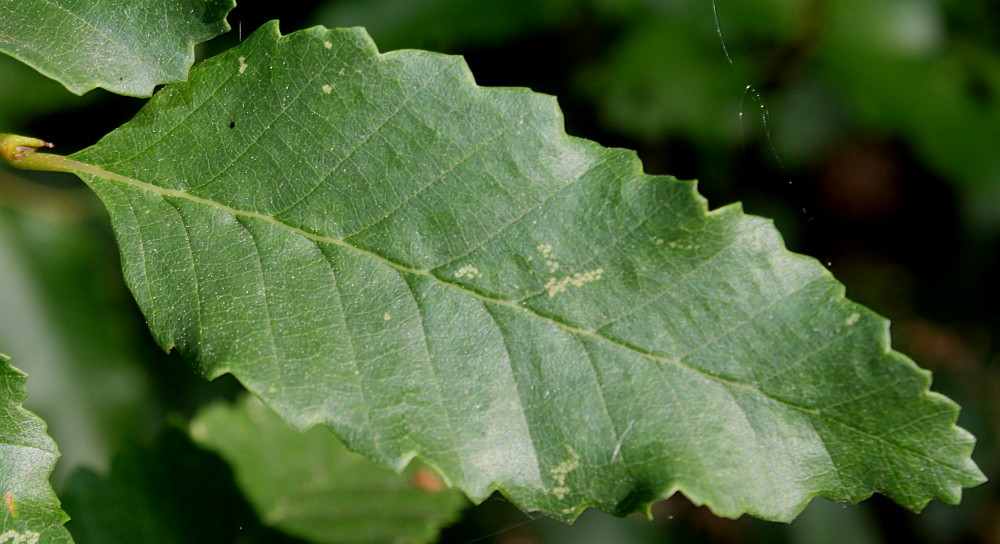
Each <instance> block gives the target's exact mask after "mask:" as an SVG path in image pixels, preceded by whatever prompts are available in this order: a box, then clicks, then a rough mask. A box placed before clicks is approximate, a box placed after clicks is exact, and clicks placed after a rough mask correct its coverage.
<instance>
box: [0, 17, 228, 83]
mask: <svg viewBox="0 0 1000 544" xmlns="http://www.w3.org/2000/svg"><path fill="white" fill-rule="evenodd" d="M4 4H5V7H4V8H3V11H2V13H3V15H2V16H0V51H3V52H4V53H6V54H8V55H10V56H12V57H14V58H16V59H18V60H20V61H21V62H24V63H25V64H28V65H30V66H32V67H33V68H35V69H36V70H38V71H39V72H41V73H43V74H45V75H46V76H48V77H51V78H52V79H55V80H56V81H58V82H60V83H62V84H63V85H65V86H66V88H67V89H69V90H70V91H72V92H74V93H76V94H83V93H85V92H87V91H89V90H91V89H93V88H95V87H103V88H105V89H107V90H109V91H111V92H113V93H118V94H124V95H128V96H150V95H152V94H153V87H154V86H156V85H160V84H163V83H173V82H176V81H183V80H184V79H185V78H186V77H187V73H188V70H189V69H190V68H191V64H192V63H194V45H195V44H197V43H201V42H203V41H206V40H208V39H210V38H213V37H215V36H218V35H219V34H222V33H223V32H226V31H228V30H229V24H228V23H226V14H227V13H229V11H230V10H231V9H233V7H234V6H235V5H236V2H235V0H148V1H145V2H134V1H132V0H99V1H91V2H78V1H71V0H16V1H15V0H8V1H6V2H4Z"/></svg>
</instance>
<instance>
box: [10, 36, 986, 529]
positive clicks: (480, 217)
mask: <svg viewBox="0 0 1000 544" xmlns="http://www.w3.org/2000/svg"><path fill="white" fill-rule="evenodd" d="M39 156H41V157H43V158H37V159H32V160H31V161H29V160H28V159H30V158H31V157H39ZM44 157H45V156H44V155H41V154H35V155H32V156H30V157H29V158H27V159H25V161H26V162H32V163H33V162H34V161H37V162H38V163H39V164H41V163H44V162H46V161H49V160H51V162H52V163H53V165H52V167H54V168H60V169H64V170H71V171H76V172H78V173H79V174H80V175H81V177H82V178H83V179H85V180H86V181H87V182H88V183H89V184H90V185H91V187H92V188H93V189H94V190H95V191H96V192H97V193H98V194H99V195H100V197H101V199H102V200H103V201H104V202H105V204H106V206H107V208H108V210H109V212H110V214H111V218H112V222H113V225H114V229H115V231H116V235H117V237H118V240H119V244H120V246H121V250H122V255H123V263H124V265H123V266H124V271H125V277H126V280H127V281H128V283H129V285H130V286H131V289H132V291H133V293H134V294H135V296H136V299H137V300H138V302H139V305H140V307H141V308H142V310H143V312H144V313H145V315H146V317H147V320H148V323H149V326H150V329H151V330H152V331H153V334H154V336H155V337H156V339H157V341H158V342H159V343H160V344H161V345H162V346H164V347H165V348H167V349H177V350H178V351H179V352H180V353H181V354H182V355H184V356H185V357H187V358H188V359H189V360H191V361H193V362H195V364H196V365H197V366H198V368H199V369H200V370H201V371H202V372H203V373H204V374H205V375H206V376H209V377H216V376H219V375H222V374H224V373H227V372H230V373H232V374H234V375H235V376H236V377H237V378H239V380H240V381H242V382H243V383H244V384H245V385H246V386H247V387H248V388H249V389H250V390H251V391H253V392H254V393H256V394H257V395H259V396H260V397H261V398H262V399H263V400H264V401H265V402H266V403H267V404H268V405H270V406H271V407H272V408H274V409H275V410H276V411H277V412H278V413H279V414H281V415H282V416H283V417H284V418H285V419H286V420H288V421H290V422H291V423H292V424H293V425H295V426H296V427H299V428H305V427H308V426H310V425H313V424H315V423H319V422H322V423H325V424H327V425H329V426H330V427H331V428H333V429H334V431H335V432H336V433H337V435H338V436H339V437H341V438H342V439H343V441H344V442H345V443H346V444H347V446H348V447H349V448H351V449H352V450H355V451H359V452H361V453H364V454H366V455H368V456H370V457H372V458H373V459H375V460H376V461H377V462H379V463H382V464H386V465H389V466H392V467H395V468H396V469H401V468H402V467H404V466H405V465H406V464H407V463H408V462H409V460H410V459H411V458H412V457H414V456H419V457H420V458H422V459H424V460H425V461H426V462H427V463H429V464H431V465H432V466H434V467H435V468H437V469H439V470H440V471H441V473H442V474H443V475H444V477H445V478H446V480H447V481H448V482H449V483H451V484H453V485H454V486H457V487H459V488H460V489H462V490H464V491H465V492H466V493H467V494H468V495H469V496H470V497H471V498H472V499H473V500H476V501H479V500H482V499H484V498H485V497H487V496H488V495H489V494H490V493H491V492H492V491H493V490H494V489H500V490H501V491H502V492H503V493H504V494H505V495H506V496H507V497H508V498H510V499H511V500H512V501H513V502H514V503H515V504H517V505H518V506H519V507H521V508H522V509H526V510H541V511H543V512H545V513H547V514H549V515H552V516H554V517H557V518H560V519H565V520H569V519H573V518H574V517H576V516H577V515H578V514H579V513H580V512H581V511H582V510H583V508H585V507H587V506H595V507H598V508H601V509H603V510H606V511H609V512H612V513H617V514H625V513H628V512H632V511H634V510H637V509H638V510H641V509H644V508H645V507H646V506H647V505H648V504H649V502H650V501H652V500H655V499H658V498H661V497H666V496H669V495H671V494H672V493H674V492H675V491H682V492H683V493H684V494H685V495H686V496H688V497H689V498H690V499H691V500H693V501H694V502H696V503H699V504H707V505H708V506H710V507H711V508H712V510H713V511H714V512H716V513H717V514H719V515H722V516H732V517H735V516H739V515H740V514H742V513H744V512H748V513H751V514H753V515H756V516H760V517H764V518H768V519H776V520H789V519H791V518H792V517H794V516H795V514H796V513H797V512H798V511H799V510H800V509H801V508H803V507H804V505H805V504H806V502H807V501H808V500H809V499H810V498H811V497H813V496H817V495H820V496H824V497H827V498H830V499H832V500H838V501H859V500H862V499H864V498H866V497H868V496H869V495H870V494H871V493H873V492H881V493H884V494H886V495H888V496H889V497H891V498H893V499H894V500H896V501H897V502H899V503H900V504H902V505H904V506H906V507H908V508H911V509H915V510H917V509H920V508H922V507H923V506H924V505H925V504H926V503H927V502H928V501H929V500H930V499H931V498H939V499H941V500H944V501H946V502H950V503H954V502H957V501H959V499H960V494H961V488H962V487H963V486H971V485H976V484H977V483H980V482H982V481H983V476H982V474H981V473H980V472H979V470H978V469H977V468H976V466H975V465H974V464H973V462H972V461H971V459H970V457H969V455H970V452H971V450H972V447H973V438H972V437H971V436H970V435H969V434H968V433H966V432H965V431H963V430H961V429H959V428H957V427H956V426H955V425H954V422H955V419H956V417H957V406H956V405H955V404H954V403H952V402H951V401H949V400H948V399H946V398H944V397H942V396H940V395H937V394H935V393H930V392H928V387H929V383H930V375H929V373H927V372H926V371H922V370H920V369H919V368H918V367H917V366H916V365H915V364H914V363H913V362H912V361H911V360H909V359H907V358H906V357H905V356H903V355H900V354H899V353H895V352H893V351H891V350H890V348H889V345H888V334H887V327H888V325H887V322H886V321H885V320H884V319H881V318H879V317H877V316H875V315H874V314H873V313H872V312H870V311H869V310H867V309H865V308H862V307H860V306H857V305H855V304H853V303H851V302H849V301H847V300H845V299H844V298H843V286H842V285H840V284H839V283H837V282H836V281H835V280H834V279H833V278H832V276H831V275H830V274H829V272H827V271H826V269H824V268H823V267H822V266H821V265H820V264H819V263H817V262H816V261H814V260H813V259H810V258H806V257H803V256H798V255H793V254H791V253H789V252H788V251H787V250H786V249H785V248H784V247H783V245H782V243H781V240H780V237H779V235H778V233H777V232H776V231H775V229H774V228H773V226H772V224H771V223H770V222H769V221H766V220H764V219H760V218H757V217H752V216H746V215H744V214H743V213H742V212H741V211H740V209H739V207H738V206H727V207H724V208H721V209H718V210H714V211H711V212H708V211H707V210H706V204H705V201H704V199H702V198H701V197H700V196H699V195H698V194H697V192H696V191H695V187H694V184H693V183H691V182H682V181H677V180H676V179H674V178H671V177H663V176H648V175H644V174H643V173H642V172H641V166H640V164H639V162H638V160H637V159H636V157H635V155H634V154H633V153H632V152H628V151H624V150H615V149H605V148H602V147H600V146H598V145H596V144H594V143H593V142H589V141H585V140H581V139H577V138H571V137H568V136H567V135H566V134H565V133H564V131H563V124H562V117H561V113H560V112H559V110H558V108H557V107H556V104H555V101H554V100H553V99H552V98H551V97H547V96H542V95H538V94H534V93H532V92H530V91H527V90H524V89H486V88H479V87H477V86H476V85H475V84H474V81H473V79H472V76H471V75H470V73H469V71H468V68H467V67H466V65H465V64H464V63H463V62H462V61H461V59H459V58H456V57H447V56H442V55H436V54H431V53H426V52H420V51H398V52H393V53H389V54H384V55H380V54H378V53H377V51H376V49H375V46H374V45H373V44H372V43H371V41H370V39H369V38H368V37H367V35H366V34H365V33H364V31H363V30H358V29H354V30H333V31H329V30H326V29H322V28H313V29H310V30H306V31H302V32H296V33H293V34H290V35H288V36H285V37H281V36H280V34H279V33H278V29H277V25H276V24H269V25H266V26H265V27H262V29H260V30H258V31H257V32H256V33H255V34H254V35H253V36H252V37H251V38H250V39H248V40H246V41H245V42H244V43H242V44H241V45H240V46H239V47H237V48H235V49H233V50H231V51H229V52H227V53H225V54H222V55H219V56H218V57H215V58H213V59H211V60H208V61H206V62H204V63H202V64H201V65H200V66H199V67H198V68H196V69H195V70H193V71H192V74H191V81H190V82H189V83H186V84H181V85H177V86H173V87H170V88H167V89H165V90H164V91H162V92H160V93H158V94H157V96H156V97H154V98H153V99H152V100H151V101H150V103H149V104H148V105H147V106H146V107H145V108H144V109H143V111H142V112H140V114H139V115H137V116H136V118H135V119H134V120H133V121H131V122H130V123H128V124H126V125H124V126H122V127H121V128H119V129H118V130H116V131H114V132H112V133H111V134H109V135H108V136H106V137H105V138H104V139H102V140H101V141H100V142H99V143H98V144H97V145H95V146H93V147H91V148H89V149H86V150H84V151H82V152H80V153H79V154H77V155H74V157H73V158H72V159H64V158H57V159H45V158H44ZM48 157H52V156H51V155H49V156H48ZM36 166H37V165H36Z"/></svg>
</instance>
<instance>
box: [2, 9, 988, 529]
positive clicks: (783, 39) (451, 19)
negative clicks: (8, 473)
mask: <svg viewBox="0 0 1000 544" xmlns="http://www.w3.org/2000/svg"><path fill="white" fill-rule="evenodd" d="M261 4H263V3H261ZM272 18H278V19H281V20H282V27H283V30H284V31H285V32H288V31H291V30H294V29H297V28H302V27H305V26H307V25H309V24H325V25H327V26H354V25H360V26H365V27H367V28H368V29H369V31H370V33H371V34H372V36H373V37H374V38H375V41H376V43H378V44H379V46H380V48H382V49H383V50H391V49H398V48H422V49H432V50H437V51H442V52H447V53H455V54H463V55H465V56H466V57H467V59H468V61H469V64H470V65H471V67H472V69H473V73H474V74H475V75H476V77H477V80H478V81H480V83H481V84H484V85H485V84H488V85H502V86H528V87H532V88H534V89H535V90H539V91H543V92H548V93H552V94H555V95H557V96H559V99H560V103H561V104H562V106H563V108H564V110H565V111H566V122H567V126H568V130H569V131H570V133H571V134H575V135H579V136H583V137H587V138H590V139H594V140H596V141H598V142H600V143H603V144H605V145H617V146H623V147H630V148H634V149H638V150H639V152H640V155H641V156H642V158H643V161H644V163H645V165H646V168H647V170H648V171H650V172H651V173H672V174H675V175H678V176H680V177H698V178H700V179H701V190H702V191H703V192H704V193H705V194H706V195H707V196H708V197H709V199H710V201H711V203H712V204H713V206H718V205H722V204H725V203H727V202H730V201H733V200H743V201H744V202H745V204H746V207H747V209H748V210H749V211H751V212H754V213H758V214H762V215H767V216H770V217H774V218H775V219H776V220H777V222H778V225H779V227H780V228H781V230H782V232H783V234H784V235H785V237H786V238H787V239H788V241H789V244H790V246H791V247H792V248H793V249H796V250H798V251H803V252H806V253H809V254H812V255H814V256H816V257H818V258H820V259H821V260H823V261H824V262H826V263H828V264H829V265H830V266H831V267H832V271H833V272H834V274H835V275H836V276H837V277H838V279H840V280H841V281H843V282H844V283H845V284H846V285H847V287H848V294H849V296H851V298H853V299H855V300H857V301H858V302H861V303H863V304H866V305H868V306H870V307H872V308H874V309H875V310H877V311H879V312H880V313H882V314H884V315H886V316H888V317H890V318H891V319H892V320H893V322H894V325H893V328H894V331H893V332H894V338H895V345H896V347H897V348H898V349H900V350H901V351H903V352H905V353H907V354H908V355H910V356H911V357H913V358H914V359H915V360H916V361H918V362H919V363H920V364H921V365H922V366H924V367H925V368H929V369H931V370H933V371H934V373H935V389H937V390H939V391H941V392H943V393H945V394H947V395H949V396H951V397H952V398H953V399H954V400H955V401H956V402H958V403H959V404H961V405H962V406H963V415H962V418H961V420H960V424H961V425H962V426H963V427H965V428H967V429H969V430H970V431H971V432H973V434H975V435H976V436H977V437H978V438H979V445H978V447H977V450H976V453H975V455H974V457H975V458H976V460H977V462H978V463H979V465H980V467H981V468H982V469H983V470H984V472H986V474H987V475H988V476H990V477H991V478H994V479H995V478H996V477H997V475H998V470H1000V466H998V460H1000V444H998V442H997V435H998V433H997V430H998V422H1000V400H998V399H1000V374H998V370H1000V312H997V310H996V308H997V307H998V306H1000V287H998V286H997V282H996V281H995V278H996V277H998V275H1000V4H998V3H997V2H995V1H993V0H965V1H958V0H838V1H832V0H716V3H715V4H714V5H713V3H712V2H711V0H476V1H470V0H407V1H401V0H342V1H327V2H311V3H310V2H305V3H301V4H298V3H297V4H295V5H294V6H291V5H290V6H288V7H284V8H281V7H273V6H263V5H260V6H257V5H253V6H251V5H249V4H248V5H247V6H240V7H238V8H237V10H236V11H235V12H234V13H233V14H231V16H230V23H231V25H232V26H233V28H234V29H235V32H233V33H230V34H229V35H226V36H223V37H221V38H219V39H217V40H216V41H215V42H213V43H209V44H207V46H206V47H205V48H204V52H205V53H206V54H211V53H212V52H218V51H221V50H222V49H224V48H226V47H228V46H229V45H232V44H233V43H235V41H237V40H239V39H240V36H241V35H242V36H245V35H247V34H249V32H250V31H252V30H253V29H254V28H256V27H257V26H259V25H260V24H261V23H262V22H263V21H265V20H268V19H272ZM0 98H2V100H0V122H2V123H3V127H2V129H3V130H4V131H11V132H20V133H25V134H30V135H33V136H38V137H42V138H46V139H49V140H53V141H55V142H56V143H57V144H59V145H60V151H72V150H73V148H74V147H82V146H84V145H88V144H90V143H92V142H94V141H96V140H97V139H98V138H99V137H100V136H101V135H102V134H104V133H105V132H107V131H109V130H111V129H112V128H114V127H115V126H117V124H119V123H120V122H122V121H124V120H125V119H127V118H128V117H129V116H130V115H131V114H132V113H134V111H136V109H137V108H138V107H139V106H140V105H141V102H139V101H135V100H130V99H124V98H121V97H114V96H111V95H109V94H107V93H104V92H103V91H94V92H92V93H90V94H88V95H87V96H85V97H83V98H76V97H73V96H72V95H71V94H69V93H68V92H67V91H65V90H63V89H62V88H61V87H59V86H58V85H57V84H55V83H53V82H51V81H48V80H46V79H45V78H43V77H41V76H38V75H37V74H35V73H33V72H31V71H30V70H29V69H27V68H25V67H23V66H21V65H19V64H17V63H16V62H13V61H10V60H8V59H0ZM19 176H21V174H15V173H13V172H11V171H9V170H6V171H4V172H0V308H3V309H4V311H3V312H0V348H2V350H3V351H4V352H6V353H8V354H9V355H11V356H13V357H14V358H15V360H16V361H17V364H18V366H19V367H21V368H23V369H24V370H25V371H27V372H28V373H29V374H30V376H31V380H30V381H29V383H28V387H29V391H30V392H31V396H30V397H29V400H28V402H27V403H26V406H27V407H28V408H30V409H32V410H33V411H35V412H36V413H38V414H39V415H41V416H42V417H44V418H46V420H47V421H48V422H49V424H50V427H51V434H52V435H53V436H54V438H55V439H56V440H57V442H58V443H59V444H60V447H61V449H62V451H63V452H64V458H63V460H62V462H61V463H60V466H59V468H58V471H59V473H58V475H57V478H56V484H57V491H60V492H61V491H63V490H64V489H65V485H64V483H65V480H66V477H65V476H66V475H67V474H69V473H71V472H73V471H74V470H76V469H77V468H78V467H79V466H80V465H87V466H91V467H94V468H96V469H98V470H99V471H103V470H105V469H106V468H107V467H108V466H109V463H110V459H111V456H112V455H113V453H114V452H115V451H118V450H120V449H121V448H123V447H126V448H134V446H131V445H129V444H132V443H135V442H140V443H143V442H148V441H149V440H151V439H152V437H154V436H156V435H157V434H158V431H159V429H160V427H161V426H162V425H163V422H164V421H165V420H166V419H167V418H168V415H170V414H172V416H171V417H181V418H186V417H190V416H191V414H193V413H194V411H195V409H196V408H197V407H198V406H201V405H203V404H204V403H205V402H206V401H207V400H208V399H211V398H217V397H231V396H232V394H233V393H234V392H235V391H236V390H238V387H237V386H236V385H235V384H233V383H232V382H231V381H226V380H223V381H221V382H216V383H210V384H207V383H202V382H201V381H199V380H198V379H196V378H194V377H193V375H192V374H191V373H190V372H188V371H187V369H186V368H184V364H183V363H182V362H181V361H180V360H179V359H177V358H174V357H168V356H165V355H163V354H161V353H159V352H158V350H157V349H156V348H155V347H153V346H152V344H151V341H150V340H149V338H148V333H146V332H145V329H144V327H143V325H142V319H141V317H140V315H139V314H138V312H137V311H136V310H135V308H134V305H133V303H132V302H131V298H130V296H129V295H128V293H127V292H126V291H125V289H124V286H123V285H122V281H121V278H120V272H119V271H118V268H117V267H118V264H117V257H116V254H115V249H114V245H113V240H112V239H111V235H110V234H109V230H108V226H107V219H106V218H105V217H104V216H103V212H102V211H101V210H99V206H98V205H97V204H96V203H95V201H94V200H93V198H92V197H91V195H89V194H87V193H86V192H85V191H82V190H80V188H79V186H78V185H77V182H76V181H75V180H74V179H70V177H69V176H41V175H39V176H32V177H33V178H34V181H32V182H28V181H25V180H24V179H22V178H21V177H19ZM84 390H91V391H101V392H102V395H101V396H100V397H99V398H89V397H87V396H85V395H82V393H81V392H82V391H84ZM56 408H58V409H56ZM67 408H69V409H67ZM158 447H159V446H158ZM181 449H183V448H181ZM128 451H133V450H131V449H130V450H128ZM178 451H179V450H178ZM129 455H131V454H129ZM67 511H68V513H69V514H70V515H71V516H73V515H74V510H73V504H72V503H69V504H67ZM653 514H654V518H655V519H654V521H652V522H649V521H645V520H638V519H633V518H629V519H625V520H619V519H615V518H611V517H609V516H606V515H603V514H599V513H596V512H588V513H587V514H586V515H585V516H584V517H583V518H581V520H580V521H579V522H578V523H577V524H576V525H575V526H573V527H566V526H563V525H560V524H557V523H555V522H551V521H549V520H544V519H542V520H534V519H532V518H531V517H529V516H527V515H525V514H523V513H520V512H518V511H516V510H515V509H513V508H512V507H510V506H509V505H508V504H506V503H505V502H504V501H503V500H502V498H495V499H491V500H490V501H487V503H485V504H484V505H481V506H479V507H475V508H472V509H470V510H468V511H467V512H466V515H465V516H464V518H463V519H462V520H461V521H460V522H459V523H457V524H456V525H454V526H452V527H451V528H449V529H447V530H446V531H445V533H444V535H443V537H442V541H443V542H456V543H464V542H469V541H476V542H498V543H499V542H539V543H541V542H551V543H561V542H574V543H576V542H580V543H583V542H622V543H627V542H635V543H646V542H649V543H652V542H723V543H738V542H775V543H807V542H808V543H815V542H826V541H829V542H865V543H881V542H887V543H888V542H916V543H922V542H923V543H950V542H969V543H976V542H981V543H990V542H998V541H1000V493H998V492H997V491H996V489H995V486H994V485H991V484H987V485H985V486H981V487H979V488H976V489H972V490H968V491H967V492H966V494H965V499H964V502H963V504H962V505H961V506H960V507H948V506H944V505H941V504H932V505H931V506H930V507H929V508H928V509H927V510H926V511H925V512H924V513H923V514H921V515H919V516H917V515H912V514H909V513H906V512H904V511H902V510H901V509H899V508H898V507H896V506H894V505H893V504H891V503H889V502H888V501H885V500H880V499H878V498H876V499H873V500H871V501H867V502H866V503H864V504H862V505H860V506H842V505H833V504H830V503H825V502H821V501H816V502H814V503H813V504H812V505H810V507H809V508H808V509H807V510H806V511H805V512H803V514H802V515H801V516H800V518H799V519H798V520H796V521H795V522H794V523H792V524H791V525H788V526H785V525H776V524H771V523H766V522H761V521H757V520H751V519H741V520H736V521H732V520H722V519H718V518H715V517H713V516H711V515H710V514H708V513H707V512H706V511H705V510H704V509H701V508H697V507H695V506H693V505H691V504H689V503H687V502H686V501H684V500H683V499H682V498H674V499H671V500H669V501H665V502H663V503H660V504H658V505H657V507H656V508H654V511H653ZM68 527H69V528H70V529H71V530H73V522H71V523H70V525H69V526H68Z"/></svg>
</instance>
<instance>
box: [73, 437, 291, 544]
mask: <svg viewBox="0 0 1000 544" xmlns="http://www.w3.org/2000/svg"><path fill="white" fill-rule="evenodd" d="M63 499H64V500H65V504H66V511H67V512H69V513H70V515H71V516H72V518H73V519H72V520H71V521H70V523H69V528H70V529H71V530H72V531H73V536H74V537H75V538H76V540H77V542H78V543H80V544H90V543H93V544H135V543H137V542H155V543H157V544H201V543H204V544H229V543H232V544H236V543H240V544H254V543H260V544H295V543H297V542H300V541H298V540H296V539H293V538H289V537H286V536H285V535H282V534H281V533H279V532H277V531H274V530H272V529H268V528H266V527H263V526H262V525H261V524H260V522H259V521H258V520H257V518H256V516H255V515H254V513H253V510H252V509H251V507H250V505H249V504H248V503H247V502H246V499H244V498H243V495H242V494H241V493H240V491H239V489H238V488H237V487H236V485H235V484H234V483H233V478H232V472H231V471H230V470H229V467H228V466H226V464H225V463H224V462H223V461H222V460H221V459H219V457H218V456H217V455H214V454H212V453H209V452H205V451H203V450H200V449H198V448H197V447H195V446H194V445H193V444H192V443H191V441H190V439H189V438H188V437H187V435H186V434H185V433H184V432H182V431H180V430H179V429H167V430H166V432H164V433H163V434H162V435H160V436H159V437H158V438H157V440H156V441H155V443H154V444H153V445H152V446H151V447H148V448H140V447H135V446H133V447H130V448H127V449H125V450H123V451H121V452H120V453H119V454H118V455H116V456H115V458H114V461H113V462H112V464H111V470H110V471H109V472H108V474H107V475H104V476H102V475H99V474H98V473H96V472H94V471H91V470H88V469H80V470H78V471H76V472H75V473H74V474H73V475H72V478H71V479H70V483H69V486H68V488H67V490H66V491H65V492H64V493H63Z"/></svg>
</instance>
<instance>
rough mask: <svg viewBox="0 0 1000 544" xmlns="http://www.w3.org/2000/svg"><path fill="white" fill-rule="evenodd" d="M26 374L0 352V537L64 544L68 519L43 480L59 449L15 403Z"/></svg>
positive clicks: (33, 417)
mask: <svg viewBox="0 0 1000 544" xmlns="http://www.w3.org/2000/svg"><path fill="white" fill-rule="evenodd" d="M26 378H27V377H26V376H25V375H24V373H23V372H21V371H19V370H17V369H16V368H14V367H12V366H10V358H9V357H7V356H6V355H2V354H0V501H2V503H0V541H3V542H8V541H9V542H17V543H21V542H24V543H32V544H36V543H37V544H50V543H57V542H58V543H69V542H72V541H73V540H72V539H71V538H70V536H69V533H68V532H66V529H65V528H64V527H63V523H65V522H66V520H67V519H68V518H67V516H66V514H65V513H64V512H63V511H62V510H60V509H59V499H58V498H56V494H55V493H54V492H53V491H52V487H51V486H50V485H49V475H50V474H51V473H52V469H53V468H55V464H56V459H57V458H58V457H59V452H58V451H57V450H56V445H55V443H54V442H53V441H52V439H51V438H49V437H48V435H46V434H45V423H44V422H43V421H42V420H41V419H40V418H39V417H38V416H36V415H34V414H32V413H31V412H29V411H27V410H25V409H24V408H22V407H21V403H22V402H24V399H25V397H27V395H28V392H27V390H26V389H25V386H24V382H25V380H26Z"/></svg>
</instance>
